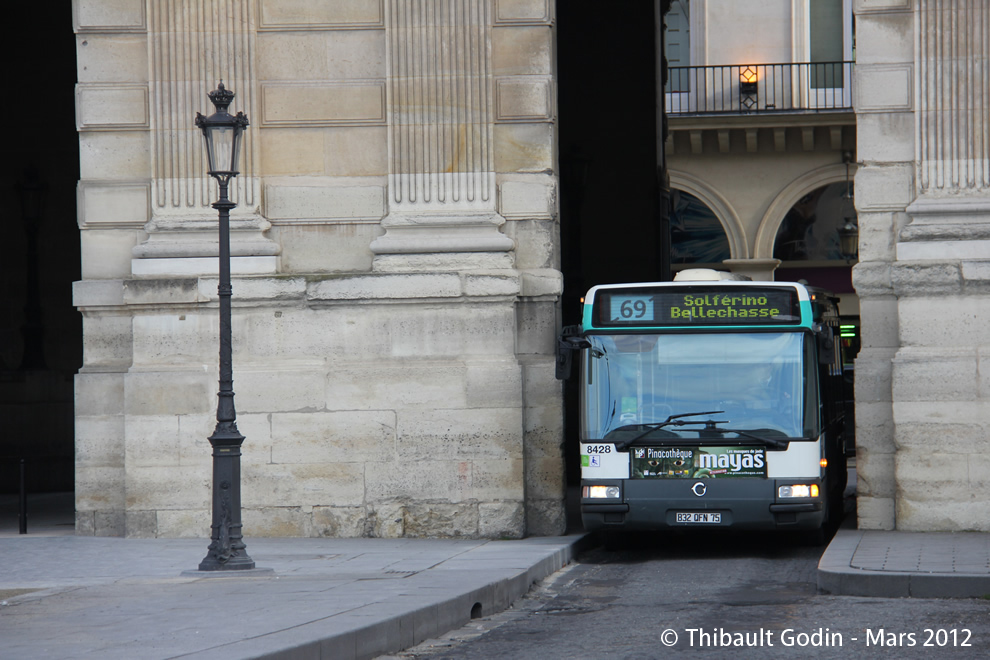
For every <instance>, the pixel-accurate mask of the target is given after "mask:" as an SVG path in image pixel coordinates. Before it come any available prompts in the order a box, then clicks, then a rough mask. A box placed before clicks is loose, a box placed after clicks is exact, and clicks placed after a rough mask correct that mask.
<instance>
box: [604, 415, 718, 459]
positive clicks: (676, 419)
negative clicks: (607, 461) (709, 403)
mask: <svg viewBox="0 0 990 660" xmlns="http://www.w3.org/2000/svg"><path fill="white" fill-rule="evenodd" d="M723 412H725V411H724V410H706V411H704V412H695V413H681V414H680V415H671V416H670V417H668V418H667V419H665V420H664V421H662V422H657V423H656V424H647V426H649V428H648V429H646V430H645V431H643V432H642V433H640V434H639V435H636V436H633V437H632V438H629V439H628V440H620V441H619V442H616V443H614V444H615V451H622V450H624V449H626V448H627V447H629V445H631V444H632V443H634V442H636V441H637V440H639V439H641V438H645V437H646V436H648V435H649V434H651V433H653V432H654V431H656V430H657V429H662V428H664V427H665V426H685V425H688V424H706V425H707V424H709V422H706V421H699V420H689V421H684V420H683V419H681V418H682V417H696V416H698V415H718V414H721V413H723ZM718 430H721V429H718Z"/></svg>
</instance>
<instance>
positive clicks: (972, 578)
mask: <svg viewBox="0 0 990 660" xmlns="http://www.w3.org/2000/svg"><path fill="white" fill-rule="evenodd" d="M865 533H866V532H865V531H864V530H844V529H840V530H839V531H838V532H837V533H836V535H835V538H833V539H832V542H831V543H830V544H829V546H828V548H827V549H826V550H825V553H824V554H823V555H822V558H821V560H820V561H819V562H818V590H819V591H820V592H824V593H829V594H835V595H840V596H873V597H881V598H980V597H985V596H987V595H988V594H990V575H986V574H972V573H917V572H914V573H910V572H901V571H871V570H865V569H860V568H855V567H853V566H852V558H853V555H854V554H855V553H856V549H857V548H858V547H859V544H860V542H861V541H862V540H863V536H864V534H865ZM890 534H894V535H896V534H897V532H890ZM895 542H896V541H895Z"/></svg>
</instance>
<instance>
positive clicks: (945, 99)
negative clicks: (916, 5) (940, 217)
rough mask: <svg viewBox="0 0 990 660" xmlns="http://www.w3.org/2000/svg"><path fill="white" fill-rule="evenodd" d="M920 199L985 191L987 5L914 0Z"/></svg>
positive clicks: (988, 153)
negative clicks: (917, 1)
mask: <svg viewBox="0 0 990 660" xmlns="http://www.w3.org/2000/svg"><path fill="white" fill-rule="evenodd" d="M919 20H920V26H919V28H920V29H919V35H920V37H919V47H920V53H919V55H920V57H919V63H918V65H919V68H920V71H919V75H918V82H919V85H920V90H919V91H920V94H919V101H920V108H919V112H920V113H921V121H920V122H919V123H918V130H919V136H918V137H919V140H918V147H919V151H920V158H919V160H920V172H919V184H920V188H921V193H922V194H930V193H933V194H937V193H963V194H966V193H973V192H977V191H980V192H982V193H984V194H986V193H988V192H990V116H988V115H987V103H988V100H990V78H988V76H987V72H988V71H990V28H988V25H990V6H988V5H987V4H986V3H985V2H973V0H920V14H919Z"/></svg>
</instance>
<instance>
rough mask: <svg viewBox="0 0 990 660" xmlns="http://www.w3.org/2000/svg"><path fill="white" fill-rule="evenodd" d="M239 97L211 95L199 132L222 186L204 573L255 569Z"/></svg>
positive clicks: (199, 121) (227, 93)
mask: <svg viewBox="0 0 990 660" xmlns="http://www.w3.org/2000/svg"><path fill="white" fill-rule="evenodd" d="M233 100H234V93H233V92H231V91H230V90H227V89H225V88H224V86H223V81H222V80H221V81H220V84H219V85H218V86H217V89H216V90H214V91H212V92H210V101H212V102H213V105H214V106H216V112H214V113H213V114H212V115H210V116H209V117H204V116H203V115H201V114H199V113H198V112H197V113H196V126H198V127H199V128H201V129H203V137H204V138H206V157H207V159H208V161H209V163H208V169H207V172H208V174H209V175H210V176H212V177H213V178H215V179H216V180H217V183H218V184H219V185H220V199H219V200H218V201H216V202H214V203H213V208H215V209H216V210H217V211H218V212H219V214H220V284H219V286H218V287H217V294H218V295H219V297H220V391H219V392H218V393H217V425H216V428H215V429H214V431H213V435H211V436H210V438H209V440H210V444H211V445H212V446H213V524H212V530H213V532H212V536H211V542H210V547H209V549H208V550H207V553H206V557H205V558H204V559H203V561H202V562H200V564H199V570H201V571H235V570H248V569H253V568H254V560H253V559H251V558H250V557H249V556H248V554H247V550H246V548H245V545H244V541H243V537H242V534H241V443H243V442H244V436H243V435H241V434H240V432H238V430H237V421H236V420H237V413H236V412H235V410H234V389H233V386H234V377H233V367H232V365H231V347H230V335H231V332H230V296H231V287H230V210H231V209H232V208H234V207H236V206H237V204H234V203H233V202H231V201H230V199H228V197H227V186H228V184H229V183H230V180H231V179H232V178H234V177H235V176H237V174H238V172H237V157H238V154H239V150H240V145H241V133H243V132H244V129H245V128H246V127H247V125H248V119H247V117H246V116H244V113H243V112H238V113H237V115H236V116H235V115H231V114H230V113H229V112H227V108H228V107H229V106H230V102H231V101H233Z"/></svg>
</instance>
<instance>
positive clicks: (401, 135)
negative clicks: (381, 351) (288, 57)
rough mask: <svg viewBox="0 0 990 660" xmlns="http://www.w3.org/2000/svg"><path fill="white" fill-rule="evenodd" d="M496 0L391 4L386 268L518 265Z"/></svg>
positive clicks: (380, 266) (378, 249) (380, 244)
mask: <svg viewBox="0 0 990 660" xmlns="http://www.w3.org/2000/svg"><path fill="white" fill-rule="evenodd" d="M490 11H491V3H490V1H489V0H423V1H422V2H405V1H399V0H392V1H390V2H389V3H388V17H387V20H388V23H387V29H388V41H387V60H388V80H389V83H388V122H389V145H388V149H389V175H388V182H389V197H388V215H387V216H386V217H385V218H384V219H383V220H382V227H383V228H384V229H385V234H384V235H383V236H381V237H380V238H378V239H377V240H375V241H374V242H373V243H372V244H371V250H372V251H373V252H374V253H375V255H376V256H375V260H374V268H375V270H378V271H383V272H390V271H391V272H395V271H412V270H449V269H462V268H484V269H490V268H512V266H513V260H512V254H511V250H512V248H513V241H512V240H511V239H509V238H508V237H507V236H505V235H504V234H503V233H501V231H499V228H500V227H501V225H502V224H503V223H504V222H505V219H504V218H503V217H502V216H501V215H499V214H498V213H496V210H495V200H496V195H495V164H494V163H495V159H494V144H493V142H494V137H493V136H494V119H493V103H492V80H491V17H490V16H489V13H490Z"/></svg>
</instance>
